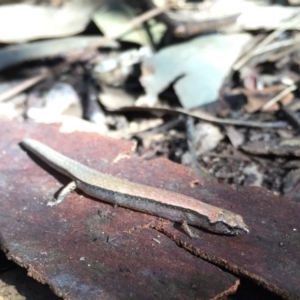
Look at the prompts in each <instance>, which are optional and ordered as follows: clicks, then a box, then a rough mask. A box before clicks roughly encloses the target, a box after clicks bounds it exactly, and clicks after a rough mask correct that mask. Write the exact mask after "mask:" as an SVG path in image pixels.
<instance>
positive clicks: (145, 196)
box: [21, 139, 249, 235]
mask: <svg viewBox="0 0 300 300" xmlns="http://www.w3.org/2000/svg"><path fill="white" fill-rule="evenodd" d="M21 144H22V146H23V147H24V148H26V149H27V150H29V151H30V152H32V153H33V154H35V155H36V156H38V157H39V158H40V159H42V160H43V161H44V162H45V163H47V164H48V165H49V166H51V167H52V168H54V169H55V170H57V171H58V172H60V173H62V174H64V175H65V176H67V177H69V178H71V179H72V182H71V183H70V184H68V185H67V186H66V187H65V188H64V189H63V190H62V191H61V192H60V194H59V196H58V198H57V200H56V201H54V202H50V203H48V204H49V205H55V204H58V203H60V202H61V201H62V200H63V198H64V197H65V196H66V194H67V193H68V192H69V191H71V190H74V189H75V188H78V189H80V190H82V191H83V192H85V193H86V194H88V195H90V196H92V197H95V198H98V199H100V200H103V201H106V202H109V203H113V204H117V205H120V206H123V207H128V208H130V209H134V210H136V211H141V212H145V213H148V214H151V215H155V216H159V217H163V218H166V219H168V220H171V221H175V222H181V223H187V224H190V225H194V226H197V227H202V228H205V229H207V230H209V231H212V232H216V233H221V234H228V235H237V234H240V233H248V232H249V229H248V227H247V225H246V224H245V223H244V221H243V218H242V217H241V216H240V215H237V214H235V213H233V212H231V211H228V210H225V209H222V208H219V207H216V206H212V205H209V204H207V203H204V202H202V201H200V200H197V199H194V198H191V197H188V196H185V195H182V194H178V193H175V192H171V191H168V190H164V189H159V188H155V187H151V186H147V185H142V184H138V183H134V182H131V181H128V180H125V179H121V178H118V177H114V176H112V175H108V174H104V173H101V172H98V171H96V170H93V169H91V168H89V167H87V166H85V165H83V164H81V163H79V162H77V161H75V160H73V159H70V158H68V157H66V156H64V155H62V154H60V153H58V152H56V151H55V150H53V149H51V148H50V147H48V146H46V145H44V144H42V143H40V142H38V141H36V140H32V139H24V140H23V141H22V143H21Z"/></svg>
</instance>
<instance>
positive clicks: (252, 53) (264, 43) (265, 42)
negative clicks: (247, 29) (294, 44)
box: [232, 13, 299, 71]
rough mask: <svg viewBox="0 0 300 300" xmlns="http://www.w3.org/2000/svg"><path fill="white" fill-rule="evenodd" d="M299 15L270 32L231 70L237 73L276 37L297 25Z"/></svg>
mask: <svg viewBox="0 0 300 300" xmlns="http://www.w3.org/2000/svg"><path fill="white" fill-rule="evenodd" d="M298 16H299V14H298V13H297V14H295V15H294V16H293V17H292V18H291V19H289V20H288V21H287V22H284V23H282V24H281V25H280V26H279V27H278V28H277V29H276V30H275V31H273V32H271V33H270V34H269V35H267V36H266V38H265V39H263V40H262V41H261V42H260V43H259V44H258V45H256V46H255V48H253V49H252V50H250V51H249V52H248V53H246V54H245V55H244V56H242V57H241V58H240V59H239V60H238V61H237V62H236V63H235V64H234V65H233V67H232V68H233V70H235V71H238V70H240V69H241V68H242V67H243V66H244V65H245V64H246V63H247V62H248V61H249V60H250V59H251V58H252V57H253V56H255V55H257V53H258V52H259V51H263V48H265V47H266V46H267V45H269V44H270V43H271V42H272V41H273V40H275V39H276V38H277V37H278V36H280V35H281V34H282V33H283V32H284V31H286V30H287V29H288V28H289V27H290V26H291V25H293V24H294V23H296V24H297V23H298V22H299V20H298V18H297V17H298Z"/></svg>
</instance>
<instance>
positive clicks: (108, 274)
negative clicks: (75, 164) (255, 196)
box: [0, 122, 239, 299]
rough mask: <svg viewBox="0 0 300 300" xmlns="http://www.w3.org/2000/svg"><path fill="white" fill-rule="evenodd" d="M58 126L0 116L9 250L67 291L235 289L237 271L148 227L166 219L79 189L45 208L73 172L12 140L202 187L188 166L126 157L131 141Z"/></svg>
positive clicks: (167, 184)
mask: <svg viewBox="0 0 300 300" xmlns="http://www.w3.org/2000/svg"><path fill="white" fill-rule="evenodd" d="M58 129H59V126H49V125H48V126H47V125H37V124H34V123H27V124H23V123H15V122H1V129H0V132H1V140H0V177H1V180H0V185H1V188H0V203H1V205H0V216H1V218H0V228H1V231H0V241H1V247H2V249H3V250H4V251H6V252H7V256H8V257H9V258H11V259H13V260H14V261H15V262H17V263H18V264H19V265H21V266H23V267H26V268H27V269H28V274H29V275H30V276H32V277H34V278H35V279H36V280H38V281H40V282H42V283H47V284H49V285H50V287H51V288H52V290H53V291H54V292H55V293H56V294H57V295H58V296H61V297H63V298H64V299H129V298H130V299H153V298H155V297H156V298H158V299H196V298H197V299H218V298H220V297H222V296H223V295H227V294H230V293H233V292H235V290H236V288H237V286H238V284H239V280H238V279H237V278H235V277H234V276H233V275H231V274H229V273H226V272H224V271H222V270H220V269H219V268H218V267H216V266H214V265H212V264H210V263H208V262H205V261H204V260H202V259H200V258H199V257H197V256H195V255H191V254H190V253H189V252H188V251H186V249H184V248H181V247H178V246H177V245H176V243H174V242H173V241H172V240H171V239H170V238H168V237H167V236H166V235H163V234H161V233H160V232H158V231H157V230H155V229H153V228H156V227H160V226H162V225H161V223H162V222H163V224H170V225H171V224H173V223H172V222H169V221H167V220H164V221H159V220H158V218H157V217H153V216H150V215H146V214H143V213H139V212H135V211H131V210H129V209H125V208H121V207H116V208H114V207H113V206H112V205H110V204H106V203H104V202H101V201H96V200H95V199H92V198H90V197H88V196H86V195H84V194H83V193H81V192H74V193H71V194H69V195H68V196H67V197H66V199H65V201H64V202H63V203H61V204H60V205H58V206H54V207H49V206H46V203H47V202H48V201H49V200H51V199H52V197H53V195H54V194H55V193H56V192H57V190H58V189H59V188H60V187H61V186H62V185H63V184H66V183H68V182H69V180H68V179H67V178H66V177H64V176H63V175H60V174H59V173H57V172H56V171H54V170H52V169H51V168H50V167H48V166H47V165H46V164H44V163H43V162H41V161H40V160H39V159H37V158H36V157H34V156H33V155H29V154H28V153H27V152H26V151H24V150H23V149H22V148H21V147H20V145H19V144H18V143H19V142H20V141H21V140H22V139H23V138H25V137H30V138H34V139H37V140H39V141H41V142H43V143H45V144H47V145H49V146H51V147H52V148H54V149H56V150H58V151H60V152H61V153H63V154H65V155H68V156H70V157H72V158H74V159H76V160H78V161H80V162H82V163H84V164H86V165H88V166H90V167H93V168H94V169H97V170H99V171H103V172H107V173H110V174H113V175H117V176H119V177H123V178H127V179H130V180H132V181H136V182H140V183H144V184H148V185H153V186H157V187H162V188H166V189H170V190H173V191H179V192H182V193H183V192H186V194H193V193H196V194H199V192H200V188H198V187H197V188H195V189H192V188H191V186H190V183H191V182H192V181H193V180H197V178H196V177H195V176H192V175H191V174H189V173H188V171H187V170H186V169H185V168H184V167H182V166H180V165H177V164H174V163H172V162H169V161H167V160H155V161H143V160H142V159H140V158H137V157H130V154H131V152H132V149H134V145H133V144H132V143H130V142H126V141H117V140H113V139H110V138H104V137H101V136H99V135H97V134H87V133H73V134H62V133H59V130H58ZM170 174H172V176H170ZM199 180H200V179H199ZM189 190H193V191H191V192H189ZM212 203H213V202H212ZM228 205H229V203H228V202H227V203H226V202H225V203H224V206H228Z"/></svg>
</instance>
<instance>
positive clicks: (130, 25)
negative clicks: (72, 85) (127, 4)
mask: <svg viewBox="0 0 300 300" xmlns="http://www.w3.org/2000/svg"><path fill="white" fill-rule="evenodd" d="M168 9H169V6H165V7H160V8H159V7H156V8H154V9H151V10H149V11H147V12H145V13H144V14H141V15H140V16H138V17H136V18H134V19H133V20H131V21H130V22H129V23H128V24H127V26H124V28H123V29H121V30H120V32H119V33H116V34H114V35H111V36H108V37H104V38H101V39H99V41H98V42H95V43H94V44H92V45H91V46H89V47H87V48H85V49H83V50H82V51H80V52H79V53H78V54H77V55H74V56H73V57H72V58H71V59H70V60H69V61H66V62H63V63H62V64H59V65H58V66H56V67H53V68H49V69H48V70H47V71H46V72H44V73H42V74H39V75H35V76H33V77H31V78H29V79H26V80H25V81H23V82H21V83H20V84H19V85H16V86H14V87H13V88H12V89H10V90H9V91H6V92H4V93H2V94H0V102H1V101H5V100H7V99H9V98H11V97H13V96H16V95H17V94H19V93H20V92H22V91H24V90H26V89H28V88H30V87H32V86H33V85H35V84H37V83H38V82H40V81H42V80H44V79H45V78H47V77H49V76H51V75H53V74H58V73H60V72H61V71H62V70H63V69H65V68H66V67H68V66H69V65H70V64H72V63H73V62H75V61H77V60H79V59H80V58H83V57H87V56H88V55H89V54H91V53H93V52H94V51H95V50H96V49H97V48H99V47H102V46H104V45H106V44H107V43H109V42H112V41H114V40H116V39H118V38H120V37H122V36H123V35H124V34H125V33H127V32H128V31H130V30H132V29H133V28H135V27H137V26H138V25H140V24H142V23H143V22H145V21H147V20H149V19H151V18H153V17H155V16H157V15H159V14H161V13H163V12H165V11H167V10H168ZM71 52H72V53H74V51H71Z"/></svg>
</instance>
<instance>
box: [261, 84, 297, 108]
mask: <svg viewBox="0 0 300 300" xmlns="http://www.w3.org/2000/svg"><path fill="white" fill-rule="evenodd" d="M296 88H297V86H296V85H295V84H292V85H291V86H288V87H287V88H285V89H284V90H283V91H281V92H280V93H279V94H278V95H276V96H275V97H273V98H272V99H271V100H269V101H268V102H267V103H266V104H265V105H264V106H263V107H262V110H266V109H268V108H269V107H271V106H272V105H273V104H275V103H277V102H278V101H280V100H281V99H282V98H283V97H284V96H286V95H287V94H289V93H290V92H292V91H294V90H295V89H296Z"/></svg>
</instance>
